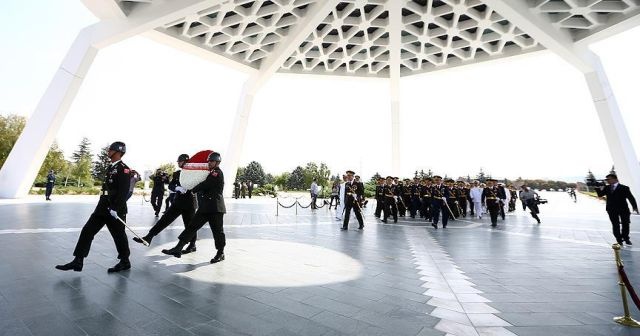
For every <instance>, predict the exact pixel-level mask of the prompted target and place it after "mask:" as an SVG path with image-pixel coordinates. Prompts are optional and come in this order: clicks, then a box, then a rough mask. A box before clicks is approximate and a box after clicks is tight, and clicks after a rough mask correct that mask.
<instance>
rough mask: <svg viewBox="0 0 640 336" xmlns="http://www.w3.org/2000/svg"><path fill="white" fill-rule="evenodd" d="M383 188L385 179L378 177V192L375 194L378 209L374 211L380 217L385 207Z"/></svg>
mask: <svg viewBox="0 0 640 336" xmlns="http://www.w3.org/2000/svg"><path fill="white" fill-rule="evenodd" d="M383 189H384V179H383V178H382V177H378V179H377V180H376V194H375V198H376V210H375V211H374V213H373V214H374V216H375V217H376V218H380V215H381V214H382V209H383V208H384V194H383Z"/></svg>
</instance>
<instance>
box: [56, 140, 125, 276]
mask: <svg viewBox="0 0 640 336" xmlns="http://www.w3.org/2000/svg"><path fill="white" fill-rule="evenodd" d="M126 152H127V148H126V146H125V144H124V143H123V142H120V141H116V142H114V143H112V144H111V145H110V146H109V150H108V152H107V155H108V156H109V159H110V160H111V165H110V166H109V169H108V170H107V174H106V177H105V181H104V183H103V184H102V191H101V192H100V200H99V201H98V205H97V206H96V209H95V210H94V211H93V213H92V214H91V216H90V217H89V220H87V223H86V224H85V225H84V227H83V228H82V231H81V232H80V237H79V238H78V243H77V244H76V248H75V250H74V251H73V256H74V257H75V258H74V259H73V261H71V262H70V263H67V264H64V265H57V266H56V268H57V269H59V270H62V271H69V270H74V271H76V272H80V271H82V267H83V264H84V258H86V257H87V256H88V255H89V250H90V249H91V242H92V241H93V237H94V236H95V235H96V234H97V233H98V232H100V229H102V227H104V226H105V225H106V226H107V229H109V233H110V234H111V237H113V241H114V242H115V243H116V250H117V251H118V259H120V261H119V262H118V263H117V264H116V265H115V266H113V267H111V268H109V269H108V270H107V272H109V273H113V272H120V271H125V270H128V269H130V268H131V263H130V262H129V254H130V251H129V243H128V239H127V234H126V232H125V231H124V229H125V227H124V225H122V223H121V222H120V221H119V220H118V218H121V219H122V220H123V221H124V220H126V216H127V194H128V193H129V181H130V179H131V170H130V169H129V167H128V166H127V165H126V164H124V163H123V162H122V156H123V155H124V154H125V153H126Z"/></svg>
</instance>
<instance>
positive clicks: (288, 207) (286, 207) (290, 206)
mask: <svg viewBox="0 0 640 336" xmlns="http://www.w3.org/2000/svg"><path fill="white" fill-rule="evenodd" d="M277 202H278V205H279V206H281V207H283V208H285V209H291V208H293V207H294V206H295V205H296V204H297V203H298V201H295V202H293V204H291V205H289V206H286V205H283V204H282V203H280V201H277Z"/></svg>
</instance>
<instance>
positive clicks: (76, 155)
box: [71, 137, 92, 162]
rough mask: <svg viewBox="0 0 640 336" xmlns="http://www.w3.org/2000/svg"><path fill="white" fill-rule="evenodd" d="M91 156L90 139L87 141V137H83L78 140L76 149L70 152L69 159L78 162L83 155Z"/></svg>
mask: <svg viewBox="0 0 640 336" xmlns="http://www.w3.org/2000/svg"><path fill="white" fill-rule="evenodd" d="M91 156H92V154H91V141H89V139H87V137H83V138H82V140H80V144H79V145H78V149H76V151H75V152H73V154H71V161H73V162H78V161H79V160H80V159H81V158H83V157H89V158H91Z"/></svg>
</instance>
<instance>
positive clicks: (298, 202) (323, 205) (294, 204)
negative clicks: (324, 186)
mask: <svg viewBox="0 0 640 336" xmlns="http://www.w3.org/2000/svg"><path fill="white" fill-rule="evenodd" d="M284 198H293V199H295V201H294V202H293V204H291V205H288V206H287V205H284V204H282V203H280V198H276V203H277V204H276V216H278V215H279V209H280V207H283V208H285V209H291V208H293V207H294V206H295V207H296V215H297V214H298V207H300V208H302V209H308V208H309V207H311V205H312V204H313V200H312V201H310V202H309V204H308V205H302V203H300V199H302V198H306V196H300V197H293V196H285V197H284ZM327 204H329V202H327V200H322V205H320V206H318V205H317V203H316V207H315V208H314V209H322V208H324V207H325V206H327Z"/></svg>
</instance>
